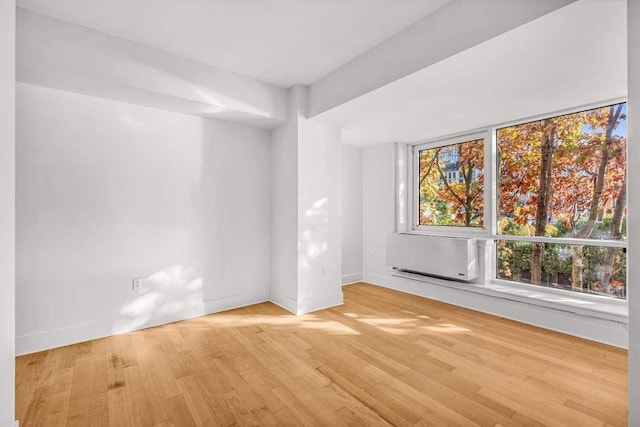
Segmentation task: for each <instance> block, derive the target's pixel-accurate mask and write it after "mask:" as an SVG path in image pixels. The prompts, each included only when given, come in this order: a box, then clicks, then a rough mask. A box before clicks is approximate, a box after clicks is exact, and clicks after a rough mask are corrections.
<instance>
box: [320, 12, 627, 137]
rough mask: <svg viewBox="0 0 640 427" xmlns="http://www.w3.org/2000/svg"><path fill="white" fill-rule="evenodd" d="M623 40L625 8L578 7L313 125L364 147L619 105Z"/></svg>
mask: <svg viewBox="0 0 640 427" xmlns="http://www.w3.org/2000/svg"><path fill="white" fill-rule="evenodd" d="M626 38H627V28H626V2H623V1H608V0H588V1H585V0H583V1H579V2H576V3H573V4H570V5H569V6H566V7H564V8H562V9H559V10H557V11H555V12H552V13H550V14H548V15H546V16H543V17H541V18H538V19H536V20H534V21H531V22H529V23H527V24H525V25H523V26H521V27H518V28H516V29H514V30H511V31H509V32H507V33H504V34H502V35H500V36H498V37H495V38H493V39H491V40H488V41H486V42H484V43H482V44H479V45H477V46H475V47H473V48H471V49H468V50H466V51H464V52H461V53H459V54H457V55H454V56H452V57H449V58H447V59H445V60H443V61H441V62H439V63H436V64H434V65H432V66H430V67H427V68H425V69H423V70H421V71H418V72H416V73H414V74H411V75H409V76H407V77H405V78H403V79H400V80H397V81H395V82H393V83H391V84H389V85H387V86H384V87H382V88H380V89H377V90H375V91H372V92H370V93H368V94H366V95H363V96H361V97H360V98H356V99H355V100H353V101H350V102H347V103H345V104H342V105H341V106H338V107H336V108H334V109H332V110H329V111H327V112H325V113H322V114H320V115H318V116H316V117H315V118H316V119H318V120H321V121H324V122H327V123H331V124H335V125H337V126H340V127H343V137H344V142H345V143H347V144H352V145H359V146H366V145H373V144H378V143H384V142H417V141H421V140H426V139H432V138H436V137H441V136H445V135H451V134H454V133H461V132H465V131H469V130H475V129H478V128H482V127H485V126H490V125H496V124H500V123H504V122H509V121H515V120H518V119H522V118H528V117H532V116H536V115H541V114H544V113H551V112H555V111H559V110H564V109H569V108H573V107H577V106H582V105H585V104H589V103H593V102H599V101H604V100H609V99H612V98H617V97H624V96H626V93H627V45H626Z"/></svg>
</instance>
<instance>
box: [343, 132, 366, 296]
mask: <svg viewBox="0 0 640 427" xmlns="http://www.w3.org/2000/svg"><path fill="white" fill-rule="evenodd" d="M342 191H343V193H342V283H343V284H347V283H353V282H357V281H359V280H362V148H360V147H354V146H352V145H343V146H342Z"/></svg>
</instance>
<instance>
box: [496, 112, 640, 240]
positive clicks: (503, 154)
mask: <svg viewBox="0 0 640 427" xmlns="http://www.w3.org/2000/svg"><path fill="white" fill-rule="evenodd" d="M626 111H627V106H626V103H622V104H616V105H611V106H608V107H602V108H596V109H593V110H587V111H581V112H578V113H573V114H567V115H564V116H558V117H552V118H548V119H544V120H537V121H533V122H529V123H523V124H519V125H515V126H510V127H506V128H502V129H499V130H498V132H497V138H498V153H499V156H498V234H506V235H515V236H549V237H572V238H580V239H612V240H621V239H624V238H625V237H626V165H627V161H626V149H627V116H626Z"/></svg>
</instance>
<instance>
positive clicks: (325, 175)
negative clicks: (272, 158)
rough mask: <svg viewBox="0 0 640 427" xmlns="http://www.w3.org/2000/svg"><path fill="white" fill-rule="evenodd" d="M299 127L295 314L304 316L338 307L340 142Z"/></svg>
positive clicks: (303, 124)
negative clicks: (296, 294) (304, 314)
mask: <svg viewBox="0 0 640 427" xmlns="http://www.w3.org/2000/svg"><path fill="white" fill-rule="evenodd" d="M298 125H299V130H298V313H308V312H310V311H315V310H319V309H321V308H326V307H332V306H335V305H339V304H342V289H341V286H342V139H341V136H340V129H338V128H334V127H331V126H329V125H326V124H324V123H318V122H315V121H313V120H308V119H305V118H300V119H299V121H298Z"/></svg>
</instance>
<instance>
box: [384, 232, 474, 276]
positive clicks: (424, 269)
mask: <svg viewBox="0 0 640 427" xmlns="http://www.w3.org/2000/svg"><path fill="white" fill-rule="evenodd" d="M387 265H388V266H390V267H394V268H396V269H398V270H405V271H409V272H414V273H421V274H427V275H430V276H436V277H443V278H447V279H456V280H465V281H468V280H473V279H475V278H476V277H478V262H477V249H476V244H475V240H474V239H468V238H458V237H439V236H423V235H418V234H402V233H393V234H390V235H389V237H388V239H387Z"/></svg>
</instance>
